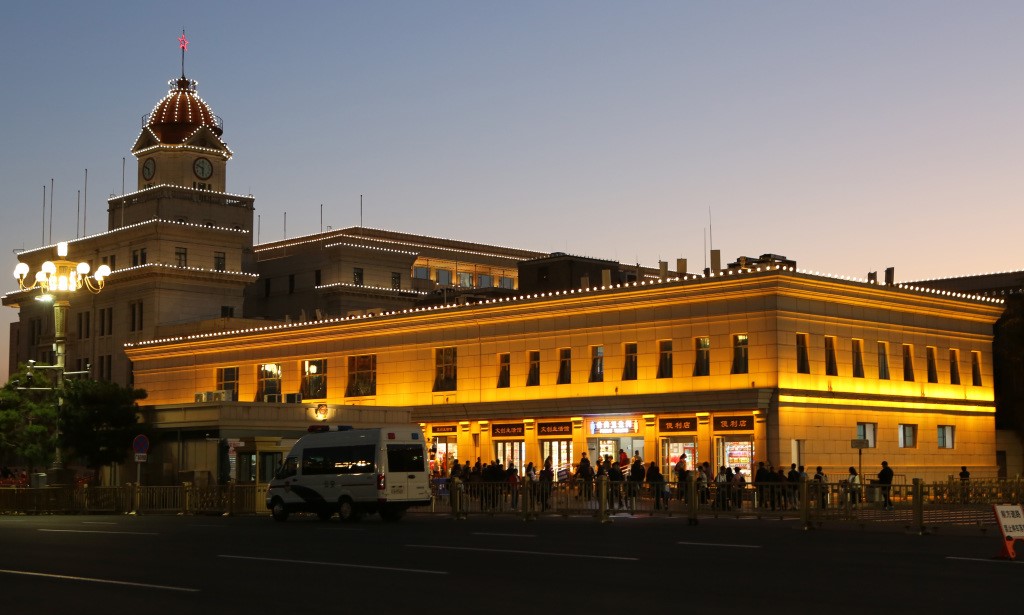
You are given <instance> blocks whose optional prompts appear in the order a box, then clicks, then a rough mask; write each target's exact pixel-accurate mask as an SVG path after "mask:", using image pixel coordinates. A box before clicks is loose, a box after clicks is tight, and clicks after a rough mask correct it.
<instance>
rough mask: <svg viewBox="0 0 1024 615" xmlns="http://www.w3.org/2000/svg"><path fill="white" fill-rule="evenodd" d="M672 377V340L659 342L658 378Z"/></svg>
mask: <svg viewBox="0 0 1024 615" xmlns="http://www.w3.org/2000/svg"><path fill="white" fill-rule="evenodd" d="M671 377H672V340H661V341H659V342H658V378H671Z"/></svg>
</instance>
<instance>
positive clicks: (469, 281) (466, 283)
mask: <svg viewBox="0 0 1024 615" xmlns="http://www.w3.org/2000/svg"><path fill="white" fill-rule="evenodd" d="M458 280H459V286H462V287H464V288H469V287H471V286H473V274H472V273H465V272H462V271H460V272H459V274H458Z"/></svg>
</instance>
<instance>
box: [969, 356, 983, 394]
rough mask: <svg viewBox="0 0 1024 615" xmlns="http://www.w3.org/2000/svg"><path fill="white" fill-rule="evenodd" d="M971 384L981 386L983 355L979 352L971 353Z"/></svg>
mask: <svg viewBox="0 0 1024 615" xmlns="http://www.w3.org/2000/svg"><path fill="white" fill-rule="evenodd" d="M971 384H972V385H974V386H976V387H980V386H981V353H980V352H978V351H977V350H972V351H971Z"/></svg>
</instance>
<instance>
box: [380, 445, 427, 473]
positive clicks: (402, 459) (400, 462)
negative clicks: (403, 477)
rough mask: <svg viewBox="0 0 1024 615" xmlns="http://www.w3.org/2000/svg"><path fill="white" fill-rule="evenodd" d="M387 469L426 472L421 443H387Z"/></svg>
mask: <svg viewBox="0 0 1024 615" xmlns="http://www.w3.org/2000/svg"><path fill="white" fill-rule="evenodd" d="M388 470H389V471H391V472H426V470H427V467H426V462H425V456H424V454H423V445H422V444H388Z"/></svg>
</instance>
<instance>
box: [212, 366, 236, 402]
mask: <svg viewBox="0 0 1024 615" xmlns="http://www.w3.org/2000/svg"><path fill="white" fill-rule="evenodd" d="M217 390H218V391H230V392H231V399H230V401H238V368H237V367H218V368H217Z"/></svg>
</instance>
